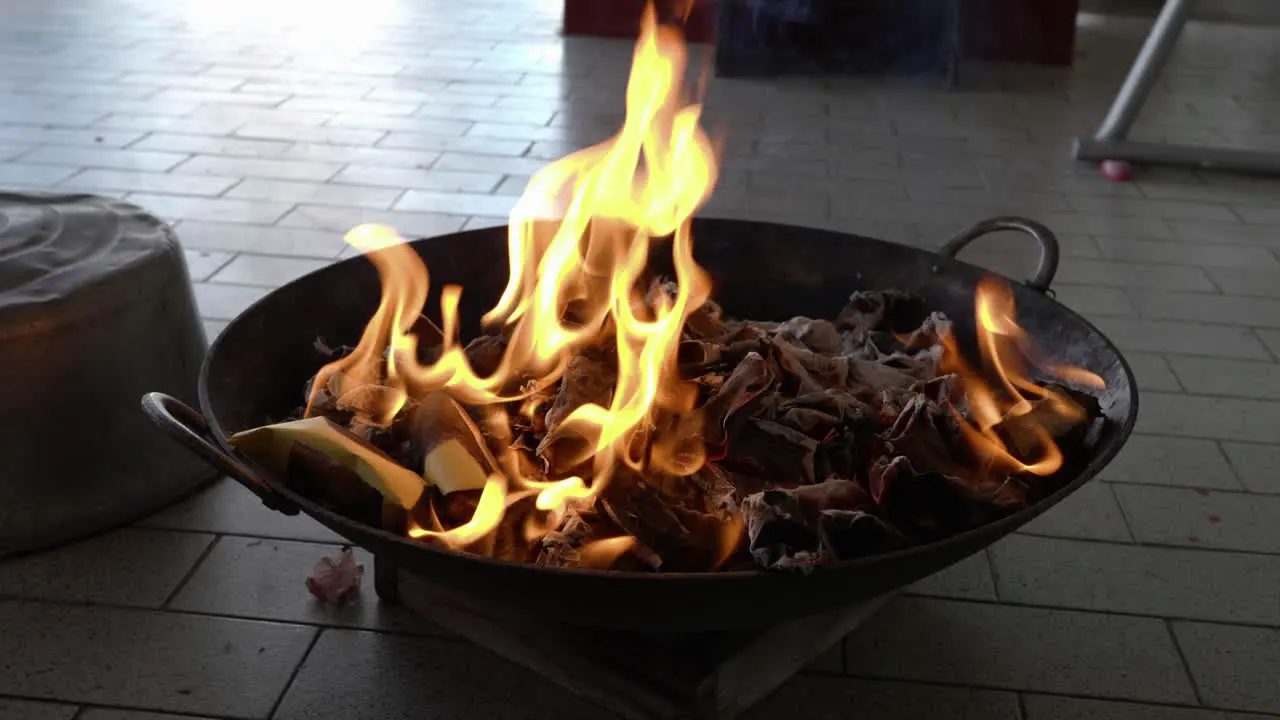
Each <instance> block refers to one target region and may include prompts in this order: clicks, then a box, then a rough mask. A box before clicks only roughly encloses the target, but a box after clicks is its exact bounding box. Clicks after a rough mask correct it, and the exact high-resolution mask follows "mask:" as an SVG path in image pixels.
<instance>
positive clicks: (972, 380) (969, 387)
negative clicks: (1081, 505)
mask: <svg viewBox="0 0 1280 720" xmlns="http://www.w3.org/2000/svg"><path fill="white" fill-rule="evenodd" d="M974 311H975V317H976V319H977V326H978V327H977V330H978V348H979V351H980V353H981V356H982V361H983V363H984V364H985V365H986V366H987V369H988V370H989V371H990V372H989V373H988V374H990V375H994V376H995V378H996V380H997V383H998V387H997V388H992V387H991V386H990V385H988V384H987V383H986V382H985V381H984V380H983V379H982V377H981V376H979V374H978V373H976V372H974V371H973V370H971V369H970V368H969V367H967V365H966V364H965V363H964V361H963V360H962V359H961V354H960V351H959V348H958V347H957V346H956V344H955V339H954V337H950V336H948V337H946V338H944V344H945V345H946V350H947V352H946V359H945V362H944V365H945V366H947V367H946V368H945V369H948V370H950V371H952V372H956V373H957V374H958V375H959V376H960V379H961V382H962V385H963V388H964V391H965V396H966V398H967V400H968V405H969V414H970V415H971V416H972V418H973V422H972V423H970V422H968V421H966V420H965V419H964V418H962V417H960V416H959V414H958V413H957V414H956V418H957V420H958V421H959V426H960V430H961V432H962V433H963V435H964V436H965V439H966V440H967V441H968V442H969V444H970V446H972V447H973V448H974V449H975V450H976V451H977V452H978V453H979V454H980V455H983V456H985V457H987V458H989V459H990V460H991V461H992V463H993V464H994V465H996V466H998V467H1001V468H1003V469H1005V470H1008V471H1012V472H1026V473H1032V474H1035V475H1052V474H1053V473H1055V472H1057V471H1058V470H1059V469H1060V468H1061V467H1062V463H1063V461H1064V458H1063V455H1062V451H1061V449H1059V447H1058V445H1057V443H1056V442H1055V441H1054V438H1053V436H1052V434H1051V433H1050V432H1049V431H1048V430H1047V429H1046V428H1045V427H1044V426H1043V425H1040V424H1036V423H1029V424H1027V425H1026V426H1025V427H1024V428H1023V429H1024V430H1025V431H1027V432H1030V433H1031V434H1033V435H1034V436H1035V438H1036V440H1037V443H1036V446H1037V447H1038V448H1039V449H1040V451H1041V453H1042V454H1041V456H1040V457H1039V458H1035V459H1032V461H1031V462H1024V461H1023V460H1020V459H1018V458H1017V457H1015V456H1014V455H1013V453H1011V452H1010V451H1009V448H1008V447H1007V446H1006V445H1005V442H1004V440H1003V439H1001V437H1000V435H999V433H998V432H997V427H998V426H999V425H1000V424H1001V423H1002V422H1005V421H1007V420H1008V419H1010V418H1017V417H1021V416H1025V415H1027V414H1028V413H1030V412H1031V411H1032V409H1033V403H1034V402H1035V401H1041V402H1046V401H1047V402H1048V403H1049V408H1050V409H1051V410H1052V411H1053V412H1054V413H1056V414H1058V415H1061V416H1064V417H1075V416H1078V415H1079V414H1080V408H1079V407H1078V406H1077V405H1076V404H1075V403H1074V402H1072V401H1071V400H1069V399H1067V398H1066V397H1064V396H1063V395H1061V394H1059V393H1058V392H1056V391H1054V390H1051V389H1049V388H1045V387H1041V386H1040V385H1037V384H1036V383H1035V382H1033V381H1032V380H1031V379H1030V377H1028V374H1027V371H1026V369H1025V368H1024V367H1022V363H1021V358H1020V357H1019V355H1018V353H1016V352H1011V348H1015V349H1016V348H1018V347H1020V346H1021V345H1023V344H1025V342H1026V340H1027V337H1026V333H1025V331H1023V329H1022V328H1021V327H1019V326H1018V324H1017V322H1016V321H1015V317H1016V313H1015V304H1014V299H1013V293H1012V291H1010V289H1009V287H1008V286H1007V285H1005V284H1004V283H1001V282H999V281H998V280H996V279H994V278H991V277H987V278H983V280H982V281H981V282H980V283H978V288H977V291H976V293H975V296H974ZM1047 370H1048V371H1050V372H1052V373H1053V374H1054V375H1057V376H1058V377H1060V378H1062V379H1064V380H1067V381H1069V382H1075V383H1078V384H1081V385H1086V386H1088V387H1092V388H1103V387H1105V386H1106V383H1105V382H1104V381H1103V380H1102V378H1101V377H1099V376H1097V375H1096V374H1094V373H1091V372H1089V371H1088V370H1085V369H1083V368H1078V367H1074V366H1070V365H1052V366H1049V367H1048V368H1047Z"/></svg>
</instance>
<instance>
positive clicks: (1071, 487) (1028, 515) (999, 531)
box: [197, 217, 1139, 583]
mask: <svg viewBox="0 0 1280 720" xmlns="http://www.w3.org/2000/svg"><path fill="white" fill-rule="evenodd" d="M694 222H695V223H696V224H702V225H705V224H706V223H709V222H710V223H719V222H728V223H747V224H751V225H754V226H764V227H769V228H773V229H775V230H779V231H783V232H814V231H817V232H821V233H825V234H831V235H836V236H839V237H841V238H842V239H843V240H846V241H851V242H861V243H872V244H875V245H879V246H881V247H887V248H889V249H891V252H896V253H903V254H906V255H914V256H915V257H917V258H920V259H922V258H928V259H929V260H931V261H932V264H933V265H946V264H950V263H955V264H958V265H961V266H964V267H966V268H968V269H971V270H973V271H977V272H979V273H982V274H986V275H992V276H995V277H998V278H1000V279H1002V280H1004V281H1006V282H1008V283H1010V284H1015V285H1023V286H1025V285H1026V283H1024V282H1023V281H1020V280H1016V279H1013V278H1010V277H1008V276H1006V275H1003V274H1001V273H997V272H995V271H993V270H989V269H987V268H983V267H981V266H978V265H974V264H972V263H968V262H965V261H963V260H960V259H958V258H955V257H947V256H944V255H941V254H940V253H939V252H937V251H931V250H926V249H924V248H918V247H915V246H912V245H905V244H902V243H895V242H890V241H887V240H880V239H878V238H872V237H867V236H864V235H857V234H854V233H849V232H843V231H837V230H828V229H825V228H814V227H808V226H804V225H795V224H790V223H775V222H767V221H758V220H744V219H737V218H716V217H702V218H696V219H695V220H694ZM505 228H506V225H505V224H504V225H497V226H490V227H485V228H474V229H471V230H459V231H456V232H452V233H446V234H443V235H434V236H430V237H425V238H418V239H416V240H411V241H409V243H410V244H411V245H414V246H418V245H425V244H427V243H438V242H455V241H458V240H465V239H466V238H468V237H470V236H478V235H484V234H490V233H493V232H495V231H497V230H499V229H502V230H505ZM360 262H367V260H366V259H365V258H364V256H363V255H356V256H353V257H350V258H346V259H343V260H340V261H338V262H335V263H332V264H330V265H326V266H325V267H322V268H319V269H317V270H313V271H311V272H309V273H307V274H306V275H302V276H300V277H297V278H294V279H293V280H291V281H289V282H288V283H286V284H285V285H282V286H280V287H279V288H276V289H274V290H272V291H271V292H269V293H267V294H266V295H264V296H262V297H261V298H259V299H258V300H256V301H254V302H253V303H252V304H250V305H249V306H248V307H246V308H245V309H244V310H243V311H241V312H240V314H239V315H237V316H236V317H235V318H233V319H232V320H231V321H230V322H229V323H228V324H227V327H226V328H225V329H224V330H223V331H222V332H221V333H219V335H218V337H217V338H215V339H214V340H213V341H212V342H211V343H210V344H209V349H208V352H206V354H205V357H204V360H203V362H202V363H201V365H200V375H199V382H198V387H197V395H198V399H199V403H200V413H201V415H203V416H204V418H205V421H206V422H207V423H208V425H209V429H210V431H211V433H212V434H213V436H214V438H215V439H216V440H217V443H218V446H219V447H220V448H221V449H222V450H223V451H224V452H227V453H230V454H231V455H232V456H233V457H235V458H237V459H239V460H241V461H242V462H244V463H245V464H246V465H247V466H248V467H250V468H252V469H253V470H254V471H255V473H256V476H257V478H258V479H259V480H260V481H261V482H262V483H263V484H264V485H266V486H267V487H269V488H270V490H271V491H272V492H275V493H277V494H279V495H280V496H282V497H284V498H285V499H287V500H288V501H289V502H291V503H292V504H293V505H295V506H296V507H297V508H299V509H300V510H301V511H302V512H304V513H305V514H307V515H309V516H311V517H312V518H313V519H317V520H320V519H321V518H324V519H325V520H326V521H322V524H325V525H327V526H330V528H331V529H333V525H337V526H342V525H351V526H354V527H357V528H359V529H360V532H362V533H366V534H367V533H372V534H373V535H374V536H376V537H378V539H379V540H380V541H382V542H394V543H396V544H397V545H399V546H400V548H401V549H402V550H404V551H410V552H411V551H413V550H414V549H418V550H422V551H425V552H428V553H439V554H440V555H442V556H444V557H445V558H448V559H451V560H461V561H466V562H472V563H479V564H481V565H483V566H487V567H489V568H491V569H493V570H496V571H502V570H507V571H511V572H533V573H537V574H538V575H540V576H543V577H556V576H563V577H570V578H575V579H578V580H585V581H610V580H613V581H623V582H650V583H652V582H654V581H658V580H661V581H664V582H667V583H681V582H685V583H699V582H705V581H707V580H719V581H722V582H728V581H751V580H757V581H764V582H779V581H784V580H783V579H784V578H790V581H791V582H801V581H802V580H803V579H807V578H809V577H812V576H815V575H818V576H826V575H833V574H836V573H841V574H848V573H854V572H858V571H869V570H872V569H874V568H876V567H879V566H885V565H895V564H899V563H912V562H919V561H920V560H922V559H923V558H925V557H928V556H930V555H934V554H937V553H939V552H940V551H943V550H944V549H947V548H953V547H964V546H966V545H969V544H972V543H974V542H977V541H981V540H983V539H984V538H990V539H989V540H987V541H986V542H981V543H980V544H979V545H977V547H976V548H975V549H974V550H972V551H971V552H969V553H968V554H969V555H972V554H973V553H975V552H977V551H978V550H981V549H983V548H985V547H988V546H990V545H992V544H994V543H995V542H997V541H999V540H1001V539H1003V538H1004V537H1005V536H1007V535H1008V534H1009V533H1011V532H1013V531H1014V530H1016V529H1017V528H1019V527H1022V526H1023V525H1026V524H1027V523H1028V522H1030V521H1031V520H1034V519H1035V518H1037V517H1039V516H1040V515H1041V514H1043V513H1044V512H1045V511H1047V510H1049V509H1050V508H1052V507H1053V506H1055V505H1057V504H1058V503H1060V502H1062V500H1064V499H1065V498H1067V497H1068V496H1069V495H1071V494H1073V493H1075V492H1076V491H1077V490H1079V489H1080V488H1081V487H1083V486H1084V485H1085V484H1086V483H1088V482H1089V481H1090V480H1092V479H1094V478H1095V477H1097V475H1098V474H1099V473H1100V472H1101V471H1102V469H1103V468H1104V467H1106V466H1107V465H1108V464H1110V463H1111V461H1112V460H1114V459H1115V457H1116V455H1118V454H1119V453H1120V450H1121V449H1122V448H1123V447H1124V445H1125V443H1126V442H1127V441H1128V439H1129V437H1130V436H1131V435H1132V434H1133V429H1134V426H1135V425H1136V424H1137V420H1138V406H1139V393H1138V386H1137V380H1136V378H1135V377H1134V374H1133V368H1132V367H1131V366H1130V365H1129V361H1128V359H1127V358H1126V357H1125V356H1124V353H1123V352H1121V351H1120V348H1118V347H1117V346H1116V345H1115V343H1114V342H1112V340H1111V338H1109V337H1107V335H1106V334H1105V333H1103V332H1102V331H1101V330H1099V329H1098V328H1097V327H1096V326H1094V324H1093V323H1092V322H1090V321H1089V320H1088V319H1087V318H1085V317H1084V316H1082V315H1080V314H1079V313H1077V312H1076V311H1074V310H1072V309H1071V308H1069V307H1067V306H1065V305H1063V304H1062V303H1060V302H1058V300H1057V299H1056V297H1054V294H1053V292H1052V289H1051V288H1050V289H1047V290H1046V291H1045V292H1039V291H1036V290H1034V289H1031V288H1028V289H1029V290H1031V291H1032V292H1038V294H1040V295H1041V296H1042V297H1043V298H1044V300H1046V301H1048V302H1049V303H1050V304H1051V305H1052V306H1053V308H1054V310H1055V312H1057V313H1060V314H1062V315H1065V316H1067V317H1071V318H1074V319H1075V320H1076V321H1078V322H1079V323H1080V324H1081V325H1082V326H1083V327H1084V328H1086V329H1087V330H1088V331H1089V332H1090V333H1092V334H1093V335H1094V336H1095V337H1096V338H1097V339H1098V340H1100V341H1101V342H1102V344H1103V345H1104V346H1105V348H1106V349H1108V350H1110V352H1111V353H1112V354H1113V355H1114V356H1115V357H1116V359H1117V360H1118V361H1119V363H1120V367H1121V369H1122V370H1123V371H1124V377H1125V379H1126V380H1127V381H1128V392H1127V394H1128V399H1129V411H1128V414H1127V415H1126V417H1125V418H1124V422H1123V423H1121V424H1120V427H1119V428H1118V434H1117V436H1116V441H1115V442H1114V443H1111V445H1110V447H1108V448H1106V449H1105V450H1102V451H1100V452H1098V453H1096V454H1094V455H1093V456H1092V457H1090V459H1089V461H1088V463H1087V464H1086V465H1085V466H1084V468H1082V469H1081V470H1080V471H1079V473H1078V474H1077V475H1076V477H1074V478H1072V479H1071V480H1070V481H1069V482H1067V483H1066V484H1064V485H1063V486H1062V487H1060V488H1058V489H1057V490H1056V491H1054V492H1053V493H1051V494H1049V495H1047V496H1045V497H1044V498H1042V499H1041V500H1040V501H1039V502H1037V503H1034V504H1032V505H1029V506H1027V507H1025V508H1023V509H1021V510H1019V511H1017V512H1015V513H1013V514H1011V515H1007V516H1005V517H1002V518H1000V519H998V520H995V521H993V522H989V523H984V524H982V525H977V526H975V527H973V528H970V529H968V530H966V531H964V532H962V533H958V534H955V535H951V536H948V537H946V538H944V539H942V540H936V541H933V542H927V543H921V544H919V545H912V546H909V547H906V548H902V549H900V550H894V551H891V552H887V553H878V554H873V555H867V556H864V557H860V558H854V559H852V560H841V561H838V562H834V563H826V564H822V565H817V566H815V567H814V568H813V569H812V570H811V571H809V572H804V573H798V572H785V571H778V570H765V569H753V570H723V571H702V572H661V571H658V572H638V571H632V570H589V569H582V568H567V567H546V566H542V565H536V564H534V563H529V562H513V561H509V560H500V559H497V558H492V557H488V556H484V555H475V554H472V553H467V552H463V551H459V550H453V549H450V548H448V547H443V546H440V545H436V544H433V543H428V542H422V541H417V540H413V539H411V538H408V537H405V536H401V535H396V534H394V533H391V532H389V531H387V530H384V529H383V528H381V527H377V526H374V525H367V524H365V523H362V522H359V521H356V520H353V519H351V518H348V517H346V516H345V515H340V514H338V513H336V512H334V511H332V510H329V509H328V508H325V507H323V506H321V505H320V504H318V503H316V502H315V501H313V500H311V499H309V498H307V497H306V496H304V495H301V494H299V493H297V492H295V491H294V490H293V489H291V488H290V487H288V485H287V484H286V483H284V482H282V481H281V480H280V479H279V478H278V477H276V474H275V473H273V472H271V471H268V470H266V469H264V468H262V467H261V466H260V465H258V464H257V463H255V462H254V461H253V460H252V459H250V458H248V457H247V456H246V455H244V454H242V453H240V452H239V451H237V450H236V449H235V448H234V447H232V445H231V444H230V442H229V436H228V435H227V433H226V431H225V430H224V429H223V427H222V425H221V423H220V422H219V420H218V417H217V416H216V415H215V414H214V413H213V411H212V406H211V401H210V398H209V381H208V378H209V370H210V366H211V365H212V362H213V360H214V358H215V357H216V356H217V354H218V352H219V350H220V349H221V348H222V345H223V343H224V341H225V339H226V337H227V335H228V333H227V331H228V330H230V329H231V328H232V327H234V326H235V325H236V324H237V323H239V322H242V321H243V320H244V318H246V317H248V316H250V315H252V314H254V313H256V312H261V308H262V307H265V306H267V305H269V304H270V303H271V301H272V298H273V297H274V296H275V295H276V294H278V293H280V292H282V291H284V290H285V289H286V288H288V287H290V286H293V285H295V284H300V283H303V282H306V281H308V279H310V278H312V277H314V276H316V275H320V274H323V273H326V272H334V273H336V272H338V270H337V268H342V267H354V266H355V264H357V263H360ZM277 512H278V511H277ZM339 534H342V533H340V532H339ZM343 539H344V540H348V541H351V539H350V538H348V537H346V536H345V535H343ZM352 542H353V544H357V545H358V543H354V541H352ZM366 549H367V548H366ZM369 551H370V552H371V553H374V554H375V555H376V554H377V553H376V552H374V551H373V550H369ZM966 556H967V555H966ZM957 562H958V561H957ZM954 564H955V563H951V564H950V565H954ZM950 565H948V566H945V567H949V566H950ZM936 572H940V570H936V571H934V573H936ZM934 573H930V574H931V575H932V574H934Z"/></svg>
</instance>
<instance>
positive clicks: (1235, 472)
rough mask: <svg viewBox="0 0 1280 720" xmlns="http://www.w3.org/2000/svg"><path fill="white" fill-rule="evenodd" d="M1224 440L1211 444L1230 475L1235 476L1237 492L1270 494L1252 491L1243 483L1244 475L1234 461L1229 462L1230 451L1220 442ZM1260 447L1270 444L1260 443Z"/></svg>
mask: <svg viewBox="0 0 1280 720" xmlns="http://www.w3.org/2000/svg"><path fill="white" fill-rule="evenodd" d="M1224 442H1226V441H1225V440H1215V441H1213V446H1214V447H1215V448H1217V450H1218V456H1219V457H1221V458H1222V460H1223V462H1225V463H1226V465H1227V469H1228V470H1230V471H1231V477H1233V478H1235V481H1236V484H1238V485H1239V486H1240V490H1239V491H1238V492H1239V493H1241V494H1245V495H1270V494H1271V493H1259V492H1253V491H1251V490H1250V489H1249V486H1248V485H1245V483H1244V477H1243V476H1242V474H1241V472H1240V468H1237V467H1236V465H1235V463H1233V462H1231V453H1229V452H1227V449H1226V447H1224V446H1223V444H1222V443H1224ZM1249 444H1253V443H1249ZM1261 447H1270V446H1269V445H1262V446H1261ZM1230 492H1237V491H1234V490H1232V491H1230Z"/></svg>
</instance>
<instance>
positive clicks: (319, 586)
mask: <svg viewBox="0 0 1280 720" xmlns="http://www.w3.org/2000/svg"><path fill="white" fill-rule="evenodd" d="M363 579H364V565H362V564H360V563H357V562H356V556H355V553H353V552H351V548H349V547H348V548H343V549H342V552H341V553H339V554H338V555H337V556H336V557H322V558H320V561H319V562H317V563H316V566H315V568H314V569H313V570H312V571H311V575H309V576H308V577H307V589H308V590H310V591H311V594H312V595H315V596H316V597H317V598H319V599H320V600H321V601H323V602H325V603H328V604H330V605H341V604H342V603H344V602H346V601H347V600H349V599H351V598H352V597H354V596H355V595H357V594H358V593H359V592H360V581H361V580H363Z"/></svg>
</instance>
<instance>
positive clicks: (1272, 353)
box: [1249, 328, 1280, 362]
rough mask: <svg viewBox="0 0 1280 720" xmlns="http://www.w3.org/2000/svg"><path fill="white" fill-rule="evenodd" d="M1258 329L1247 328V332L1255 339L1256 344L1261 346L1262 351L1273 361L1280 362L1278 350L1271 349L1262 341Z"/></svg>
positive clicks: (1279, 351)
mask: <svg viewBox="0 0 1280 720" xmlns="http://www.w3.org/2000/svg"><path fill="white" fill-rule="evenodd" d="M1268 329H1270V328H1268ZM1258 330H1259V328H1249V332H1251V333H1252V334H1253V336H1254V338H1255V339H1257V341H1258V344H1259V345H1261V346H1262V350H1263V352H1265V353H1266V354H1268V355H1270V356H1271V359H1272V360H1274V361H1275V362H1280V350H1272V349H1271V346H1270V345H1268V344H1267V343H1265V342H1263V340H1262V335H1260V334H1258Z"/></svg>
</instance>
